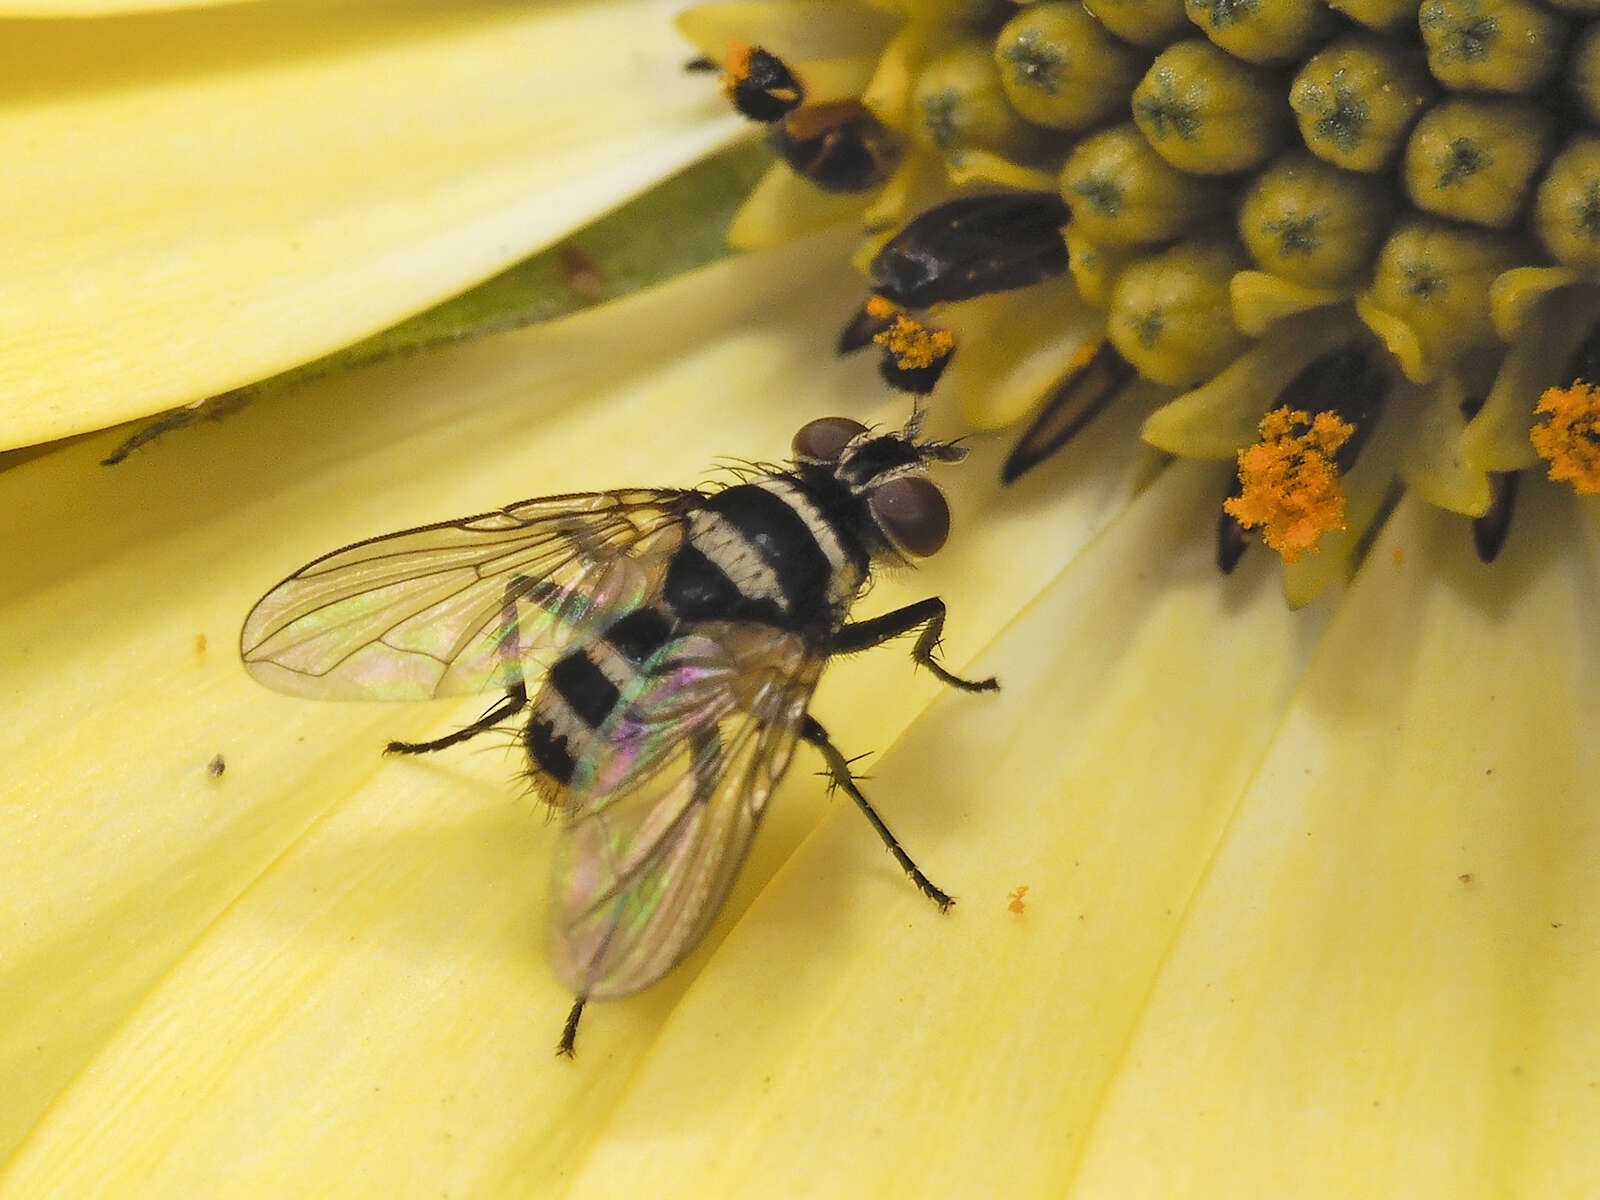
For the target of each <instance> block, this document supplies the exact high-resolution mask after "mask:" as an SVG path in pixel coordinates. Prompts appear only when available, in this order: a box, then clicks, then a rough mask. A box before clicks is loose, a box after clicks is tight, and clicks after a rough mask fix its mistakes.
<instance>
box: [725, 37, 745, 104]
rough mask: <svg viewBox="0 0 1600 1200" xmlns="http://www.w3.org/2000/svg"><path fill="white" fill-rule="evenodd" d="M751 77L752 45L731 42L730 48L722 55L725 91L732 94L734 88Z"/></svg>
mask: <svg viewBox="0 0 1600 1200" xmlns="http://www.w3.org/2000/svg"><path fill="white" fill-rule="evenodd" d="M749 77H750V47H749V46H748V45H747V44H746V43H744V42H729V43H728V49H727V51H726V53H724V54H723V56H722V90H723V92H724V93H725V94H726V95H728V96H732V95H733V90H734V88H736V87H738V86H739V85H740V84H741V83H743V82H744V81H745V80H746V79H748V78H749Z"/></svg>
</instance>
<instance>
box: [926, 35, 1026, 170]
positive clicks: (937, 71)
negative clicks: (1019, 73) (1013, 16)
mask: <svg viewBox="0 0 1600 1200" xmlns="http://www.w3.org/2000/svg"><path fill="white" fill-rule="evenodd" d="M911 101H912V120H913V122H914V124H913V126H912V133H913V136H914V137H915V138H916V140H917V141H918V142H919V143H921V144H922V146H923V147H925V148H926V149H929V150H936V151H941V152H948V151H952V150H966V149H971V148H976V149H980V150H993V151H995V152H997V153H999V154H1006V155H1012V154H1018V153H1021V152H1024V151H1026V150H1027V149H1030V148H1031V143H1032V140H1033V139H1032V137H1031V136H1030V134H1029V133H1028V130H1027V127H1026V126H1025V125H1024V124H1023V123H1022V119H1021V118H1020V117H1018V116H1017V114H1016V111H1015V110H1014V109H1013V108H1012V107H1011V105H1010V104H1009V103H1007V101H1006V96H1005V89H1004V88H1002V87H1001V86H1000V72H999V70H998V69H997V68H996V67H995V65H994V57H993V56H992V55H991V54H990V52H989V50H988V48H987V47H985V46H982V45H979V44H978V43H976V42H969V43H966V44H963V45H960V46H956V47H955V48H954V49H951V50H947V51H946V52H945V53H943V54H941V55H940V56H939V57H937V58H935V59H934V60H933V61H932V62H930V63H929V64H928V65H927V66H926V67H924V68H923V70H922V74H920V75H919V76H917V82H916V86H915V87H914V88H913V90H912V95H911Z"/></svg>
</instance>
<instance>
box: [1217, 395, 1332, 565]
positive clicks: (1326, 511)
mask: <svg viewBox="0 0 1600 1200" xmlns="http://www.w3.org/2000/svg"><path fill="white" fill-rule="evenodd" d="M1260 432H1261V439H1260V440H1259V441H1257V442H1255V443H1253V444H1252V445H1250V446H1247V447H1245V448H1244V449H1243V450H1241V451H1239V483H1240V487H1241V491H1240V494H1239V495H1237V496H1234V497H1232V498H1231V499H1229V500H1227V501H1225V502H1224V504H1223V508H1224V510H1225V511H1226V512H1227V513H1228V514H1229V515H1230V516H1232V517H1234V518H1236V519H1237V520H1238V522H1239V523H1240V524H1241V525H1243V526H1244V527H1245V528H1247V529H1257V528H1259V529H1260V530H1261V533H1262V537H1263V538H1264V539H1265V541H1266V543H1267V545H1269V546H1271V547H1272V548H1273V549H1274V550H1276V551H1277V552H1278V553H1279V555H1281V556H1282V558H1283V561H1284V562H1286V563H1292V562H1296V561H1298V560H1299V558H1300V557H1301V555H1303V554H1305V553H1307V552H1308V551H1311V550H1315V549H1316V548H1317V541H1318V539H1319V538H1321V536H1322V535H1323V534H1324V533H1327V532H1329V531H1330V530H1334V529H1343V528H1344V527H1345V522H1344V513H1345V494H1344V484H1343V482H1342V481H1341V480H1340V478H1339V468H1338V466H1337V465H1336V464H1335V463H1334V460H1333V456H1334V453H1335V452H1336V451H1337V450H1338V449H1339V447H1340V446H1342V445H1344V444H1345V442H1346V441H1348V440H1349V439H1350V435H1351V434H1353V433H1354V432H1355V426H1354V425H1352V424H1350V423H1349V422H1348V421H1343V420H1341V419H1340V418H1339V417H1337V416H1335V415H1334V414H1333V413H1329V412H1319V413H1317V414H1316V415H1315V416H1313V415H1312V414H1310V413H1308V412H1306V411H1305V410H1304V409H1289V408H1275V409H1273V410H1272V411H1271V412H1269V413H1268V414H1267V415H1266V416H1264V417H1262V418H1261V425H1260Z"/></svg>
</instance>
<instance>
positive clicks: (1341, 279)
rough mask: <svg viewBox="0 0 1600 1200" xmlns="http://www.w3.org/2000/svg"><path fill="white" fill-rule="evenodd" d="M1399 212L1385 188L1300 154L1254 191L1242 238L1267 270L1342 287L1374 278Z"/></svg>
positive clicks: (1242, 209) (1272, 170)
mask: <svg viewBox="0 0 1600 1200" xmlns="http://www.w3.org/2000/svg"><path fill="white" fill-rule="evenodd" d="M1393 213H1394V202H1393V199H1392V198H1391V192H1390V189H1389V187H1388V186H1387V185H1386V183H1385V182H1383V181H1381V180H1378V179H1374V178H1373V177H1372V176H1370V175H1355V174H1352V173H1351V172H1349V171H1341V170H1339V169H1338V168H1337V167H1333V166H1329V165H1328V164H1327V163H1325V162H1323V161H1322V160H1320V159H1316V158H1312V157H1311V156H1310V155H1309V154H1306V153H1304V152H1303V151H1299V150H1294V151H1290V152H1289V153H1288V154H1285V155H1284V156H1283V157H1282V158H1280V159H1278V160H1277V161H1276V162H1274V163H1273V164H1272V165H1271V166H1270V167H1268V168H1267V169H1266V170H1265V171H1263V172H1261V174H1260V175H1258V176H1257V177H1256V179H1255V182H1254V183H1252V184H1251V185H1250V190H1249V191H1248V192H1246V193H1245V197H1244V202H1243V203H1242V204H1241V205H1240V206H1239V237H1240V239H1241V240H1242V241H1243V242H1244V245H1245V248H1246V249H1247V250H1249V251H1250V257H1251V258H1253V259H1255V261H1256V263H1257V265H1259V266H1260V267H1261V269H1262V270H1263V271H1270V272H1271V273H1272V274H1274V275H1277V276H1279V277H1280V278H1283V279H1288V280H1291V281H1292V282H1294V283H1299V284H1304V285H1306V286H1308V287H1338V286H1340V285H1348V284H1352V283H1354V282H1355V280H1356V279H1357V277H1359V276H1360V275H1362V274H1363V273H1364V272H1365V271H1366V268H1367V265H1368V264H1369V263H1370V262H1371V261H1372V257H1373V255H1375V254H1376V253H1377V251H1378V243H1379V242H1381V241H1382V240H1383V237H1384V234H1386V233H1387V232H1388V230H1389V220H1390V218H1391V217H1392V216H1393Z"/></svg>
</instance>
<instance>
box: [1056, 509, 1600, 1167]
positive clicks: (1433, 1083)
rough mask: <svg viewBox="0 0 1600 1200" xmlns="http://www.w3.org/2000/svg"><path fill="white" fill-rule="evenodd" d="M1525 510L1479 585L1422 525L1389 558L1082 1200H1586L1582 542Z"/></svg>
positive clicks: (1091, 1155) (1586, 718) (1454, 541)
mask: <svg viewBox="0 0 1600 1200" xmlns="http://www.w3.org/2000/svg"><path fill="white" fill-rule="evenodd" d="M1523 486H1524V488H1525V489H1526V490H1527V492H1528V493H1529V494H1528V495H1526V496H1525V500H1526V505H1525V507H1524V508H1523V509H1522V510H1521V511H1519V512H1518V514H1517V521H1518V522H1519V523H1521V522H1524V521H1525V522H1527V528H1530V529H1535V528H1536V529H1539V530H1542V531H1543V532H1542V534H1541V536H1538V537H1532V536H1530V537H1517V536H1513V537H1512V538H1511V540H1510V541H1509V542H1508V543H1507V544H1506V549H1505V551H1504V552H1503V553H1502V555H1501V557H1500V558H1499V559H1498V560H1497V561H1496V562H1495V564H1494V566H1493V568H1492V569H1487V570H1486V569H1484V568H1483V567H1482V566H1481V565H1480V564H1479V563H1477V562H1476V561H1475V560H1474V558H1473V554H1472V549H1471V545H1470V539H1469V538H1468V537H1467V536H1465V533H1464V531H1462V530H1461V528H1460V525H1459V522H1458V521H1457V520H1456V519H1455V518H1452V517H1451V516H1449V515H1448V514H1443V513H1437V512H1429V511H1427V510H1426V509H1424V508H1422V506H1421V505H1419V504H1418V503H1416V502H1415V501H1406V502H1405V503H1404V504H1403V505H1402V508H1401V510H1400V512H1399V513H1398V514H1397V515H1396V518H1395V519H1394V520H1393V521H1391V523H1390V525H1389V526H1388V527H1387V528H1386V530H1385V533H1384V534H1383V536H1382V537H1381V538H1380V539H1379V541H1378V544H1377V545H1376V547H1375V548H1374V550H1373V552H1372V555H1371V558H1370V559H1369V561H1368V565H1367V568H1366V570H1365V571H1364V573H1363V574H1362V576H1361V578H1360V579H1359V580H1358V581H1357V584H1356V586H1355V587H1354V588H1353V589H1352V590H1351V593H1350V595H1349V598H1348V600H1347V602H1346V604H1345V606H1344V607H1343V608H1342V609H1341V610H1340V612H1339V615H1338V617H1337V618H1336V620H1335V622H1334V624H1333V627H1332V629H1331V630H1330V632H1329V634H1328V637H1327V639H1326V642H1325V643H1324V645H1323V646H1322V648H1321V649H1320V651H1319V652H1318V656H1317V658H1316V660H1315V662H1314V664H1313V666H1312V669H1311V670H1310V672H1309V674H1308V677H1307V679H1306V682H1305V685H1304V687H1303V688H1302V689H1301V691H1300V693H1299V695H1298V697H1297V698H1296V701H1295V703H1294V705H1293V706H1292V707H1291V708H1290V710H1289V713H1288V716H1287V719H1286V720H1285V723H1284V726H1283V729H1282V732H1281V733H1280V734H1279V736H1278V738H1277V739H1276V741H1275V743H1274V746H1273V748H1272V752H1271V754H1270V755H1269V756H1268V757H1267V759H1266V762H1265V764H1264V765H1263V767H1262V769H1261V773H1260V775H1259V776H1258V777H1257V779H1256V780H1255V783H1254V785H1253V786H1252V787H1251V788H1250V790H1249V792H1248V794H1247V795H1246V797H1245V799H1244V802H1243V804H1242V806H1241V808H1240V810H1239V813H1238V816H1237V817H1236V818H1235V820H1234V822H1233V824H1232V826H1231V827H1230V829H1229V832H1228V838H1227V841H1226V843H1225V845H1224V847H1223V849H1222V852H1221V854H1220V855H1219V856H1218V859H1217V861H1216V863H1215V865H1214V866H1213V867H1212V869H1211V871H1210V873H1209V874H1208V876H1207V878H1206V880H1205V884H1204V886H1203V887H1202V889H1201V890H1200V892H1199V894H1198V895H1197V896H1196V897H1195V900H1194V903H1193V906H1192V908H1191V911H1190V912H1189V914H1188V916H1187V918H1186V920H1185V922H1184V925H1183V928H1182V932H1181V935H1180V936H1179V937H1178V938H1177V940H1176V943H1175V945H1174V947H1173V949H1172V953H1171V955H1170V957H1169V960H1168V962H1167V964H1166V966H1165V968H1164V969H1163V971H1162V973H1161V978H1160V980H1159V982H1158V983H1157V986H1156V988H1155V990H1154V993H1153V994H1152V995H1151V997H1150V998H1149V1002H1148V1005H1147V1007H1146V1009H1145V1011H1144V1014H1143V1017H1142V1020H1141V1021H1140V1024H1139V1028H1138V1031H1137V1033H1136V1035H1135V1036H1134V1037H1133V1038H1132V1039H1131V1040H1130V1041H1129V1042H1128V1044H1127V1045H1126V1048H1125V1049H1124V1050H1122V1051H1121V1055H1122V1061H1123V1063H1124V1067H1123V1070H1122V1071H1121V1072H1120V1074H1119V1075H1118V1077H1117V1079H1116V1080H1115V1082H1114V1084H1113V1086H1112V1088H1111V1090H1110V1092H1109V1093H1108V1095H1107V1097H1106V1101H1105V1105H1104V1111H1103V1112H1102V1114H1101V1115H1100V1117H1099V1119H1098V1120H1097V1122H1096V1124H1095V1128H1094V1131H1093V1134H1092V1136H1091V1138H1090V1139H1089V1144H1088V1147H1087V1150H1086V1152H1085V1154H1084V1157H1083V1161H1082V1166H1081V1173H1080V1175H1079V1177H1078V1180H1077V1183H1078V1187H1077V1188H1076V1190H1075V1191H1074V1193H1073V1194H1074V1195H1083V1196H1118V1197H1125V1196H1170V1195H1180V1194H1181V1195H1232V1196H1249V1195H1272V1196H1297V1197H1319V1196H1328V1197H1348V1196H1354V1195H1361V1196H1398V1195H1406V1196H1450V1197H1467V1198H1471V1197H1490V1196H1507V1195H1514V1196H1583V1195H1592V1194H1595V1193H1596V1191H1597V1190H1600V1165H1597V1161H1596V1158H1595V1155H1594V1153H1593V1144H1592V1143H1593V1138H1592V1131H1593V1130H1594V1129H1595V1128H1596V1125H1597V1123H1600V1083H1597V1076H1596V1067H1595V1064H1596V1061H1597V1059H1600V1026H1597V1025H1596V1023H1595V1020H1594V997H1595V995H1596V994H1597V993H1600V936H1597V925H1596V921H1595V913H1596V912H1597V911H1600V874H1597V872H1596V870H1595V863H1596V862H1597V861H1600V823H1597V820H1596V814H1595V809H1594V801H1595V799H1596V796H1597V795H1600V715H1597V713H1596V711H1595V706H1594V704H1593V695H1594V679H1595V676H1596V673H1597V671H1600V643H1597V642H1596V640H1595V626H1594V595H1595V579H1596V571H1597V566H1600V557H1597V554H1600V543H1597V540H1596V539H1595V538H1594V537H1593V536H1588V537H1585V536H1584V534H1583V532H1582V531H1581V530H1580V527H1579V525H1578V523H1577V522H1576V521H1574V520H1573V518H1572V515H1571V512H1570V509H1569V508H1567V506H1566V502H1564V501H1562V500H1560V499H1558V498H1557V495H1556V493H1555V490H1554V489H1552V488H1548V487H1545V486H1542V485H1537V484H1535V485H1532V486H1529V481H1525V482H1524V485H1523ZM1567 539H1572V540H1571V541H1570V542H1569V541H1568V540H1567ZM1562 545H1566V546H1568V547H1570V549H1568V550H1567V551H1558V550H1557V549H1556V547H1558V546H1562Z"/></svg>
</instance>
